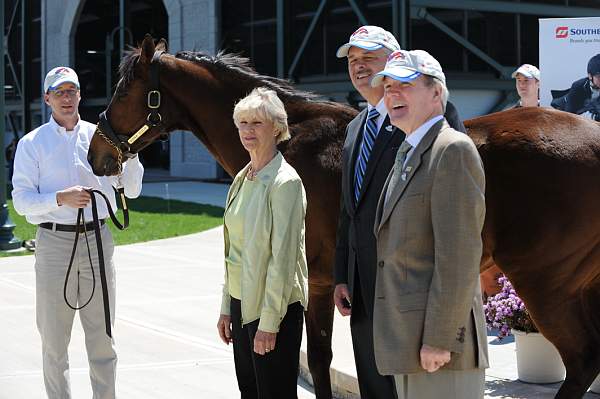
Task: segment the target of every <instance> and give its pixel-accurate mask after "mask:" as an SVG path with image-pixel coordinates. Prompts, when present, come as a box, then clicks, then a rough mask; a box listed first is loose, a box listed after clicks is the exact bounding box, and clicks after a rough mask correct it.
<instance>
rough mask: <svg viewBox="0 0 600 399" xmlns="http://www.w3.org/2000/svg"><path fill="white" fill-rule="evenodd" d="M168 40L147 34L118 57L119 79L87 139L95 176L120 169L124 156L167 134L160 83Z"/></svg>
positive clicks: (131, 155)
mask: <svg viewBox="0 0 600 399" xmlns="http://www.w3.org/2000/svg"><path fill="white" fill-rule="evenodd" d="M166 51H167V43H166V41H165V40H164V39H161V40H160V41H159V42H158V44H156V46H155V44H154V39H153V38H152V36H150V35H148V34H147V35H146V37H145V38H144V41H143V42H142V45H141V47H140V48H137V49H133V50H132V51H131V52H130V53H129V54H127V55H126V56H125V57H124V58H123V60H122V61H121V65H120V67H119V73H120V75H121V79H120V80H119V83H118V84H117V88H116V90H115V94H114V95H113V98H112V99H111V101H110V104H109V105H108V108H107V109H106V110H105V111H104V112H103V113H102V114H100V121H99V123H98V126H97V128H96V132H95V133H94V137H93V138H92V142H91V143H90V148H89V150H88V162H89V163H90V165H91V166H92V170H93V171H94V173H95V174H96V175H98V176H103V175H106V176H110V175H116V174H118V173H120V171H121V168H122V164H123V162H124V161H126V160H127V158H130V157H133V156H135V154H137V153H138V152H139V151H140V150H141V149H143V148H144V147H146V146H147V145H149V144H150V143H152V142H153V141H155V140H156V139H157V138H158V137H159V136H161V135H164V134H166V122H167V121H166V120H165V118H164V115H165V114H166V112H165V111H166V105H165V104H164V101H162V99H161V96H162V93H163V92H162V91H161V87H160V83H159V75H160V69H161V65H160V57H161V55H162V54H163V53H164V52H166Z"/></svg>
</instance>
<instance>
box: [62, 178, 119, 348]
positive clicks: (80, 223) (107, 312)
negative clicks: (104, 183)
mask: <svg viewBox="0 0 600 399" xmlns="http://www.w3.org/2000/svg"><path fill="white" fill-rule="evenodd" d="M87 191H88V192H89V193H90V196H91V199H92V217H93V224H94V233H95V235H96V245H97V247H98V265H99V269H100V284H101V285H102V301H103V304H104V324H105V326H106V335H108V336H109V337H111V338H112V332H111V323H110V302H109V298H108V284H107V282H106V268H105V264H104V251H103V249H102V237H101V235H100V219H99V218H98V204H97V203H96V196H95V194H99V195H100V196H101V197H102V198H103V199H104V201H105V202H106V207H107V208H108V214H109V215H110V219H111V220H112V222H113V223H114V225H115V226H116V227H117V228H118V229H119V230H125V229H126V228H127V227H129V209H127V202H126V200H125V192H124V190H123V188H119V189H116V190H115V191H117V193H118V194H119V197H120V198H121V204H122V205H123V224H121V222H119V220H118V219H117V217H116V216H115V213H114V212H113V209H112V207H111V206H110V202H109V200H108V198H107V197H106V195H104V193H103V192H101V191H99V190H94V189H90V190H87ZM79 226H83V234H84V236H85V244H86V246H87V251H88V259H89V262H90V268H91V269H92V293H91V294H90V297H89V298H88V300H87V301H86V302H85V303H84V304H83V305H81V306H79V307H77V306H73V305H72V304H71V303H70V302H69V299H68V298H67V286H68V283H69V275H70V274H71V268H72V266H73V260H74V259H75V253H76V252H77V243H78V242H79ZM95 291H96V273H95V272H94V265H93V263H92V254H91V251H90V244H89V241H88V236H87V229H86V224H85V216H84V214H83V208H79V211H78V212H77V225H76V227H75V242H73V250H72V251H71V260H69V267H68V269H67V274H66V276H65V284H64V287H63V297H64V298H65V302H66V303H67V305H68V306H69V307H70V308H71V309H73V310H80V309H83V308H85V307H86V306H87V305H88V304H89V303H90V301H91V300H92V298H93V296H94V292H95Z"/></svg>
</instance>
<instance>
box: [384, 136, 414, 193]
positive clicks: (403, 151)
mask: <svg viewBox="0 0 600 399" xmlns="http://www.w3.org/2000/svg"><path fill="white" fill-rule="evenodd" d="M411 148H412V145H410V143H409V142H408V141H406V140H404V141H403V142H402V144H401V145H400V148H398V152H397V153H396V160H395V161H394V168H393V172H392V177H391V178H390V184H389V185H388V188H387V192H386V193H385V202H386V203H387V202H388V200H389V198H390V195H391V193H392V191H394V187H396V184H398V179H399V178H400V176H401V175H402V169H404V167H403V166H404V161H406V155H407V154H408V152H409V151H410V149H411Z"/></svg>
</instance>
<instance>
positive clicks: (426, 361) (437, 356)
mask: <svg viewBox="0 0 600 399" xmlns="http://www.w3.org/2000/svg"><path fill="white" fill-rule="evenodd" d="M449 362H450V351H448V350H446V349H439V348H434V347H433V346H429V345H422V346H421V367H423V368H424V369H425V370H427V371H428V372H430V373H433V372H435V371H438V370H439V369H440V367H442V366H443V365H445V364H446V363H449Z"/></svg>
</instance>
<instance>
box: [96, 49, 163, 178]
mask: <svg viewBox="0 0 600 399" xmlns="http://www.w3.org/2000/svg"><path fill="white" fill-rule="evenodd" d="M163 53H164V51H163V50H157V51H156V52H155V53H154V55H153V56H152V60H151V61H150V90H148V94H147V99H146V106H147V107H148V109H149V110H150V112H149V113H148V116H147V117H146V123H145V124H144V125H143V126H142V127H140V128H139V129H138V130H136V131H135V133H133V134H132V135H129V136H127V135H124V134H117V133H115V131H114V130H113V128H112V127H111V126H110V122H109V121H108V117H107V115H106V113H107V112H108V109H106V110H104V111H103V112H102V113H101V114H100V118H99V121H98V125H97V126H96V132H97V133H98V134H99V135H100V137H102V138H103V139H104V140H105V141H106V142H107V143H108V144H109V145H110V146H111V147H113V148H114V149H115V150H116V151H117V163H118V165H119V173H121V171H122V169H123V157H126V158H133V157H135V156H136V154H137V152H138V151H139V149H138V150H137V151H134V150H132V148H131V147H132V145H133V143H135V142H136V141H137V140H138V139H139V138H140V137H142V135H143V134H144V133H146V132H147V131H149V130H150V129H151V128H153V127H158V126H160V125H161V124H162V116H161V114H160V112H159V109H160V105H161V97H162V96H161V93H160V90H159V83H160V80H159V76H158V72H159V69H158V68H159V60H160V56H161V55H163Z"/></svg>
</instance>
